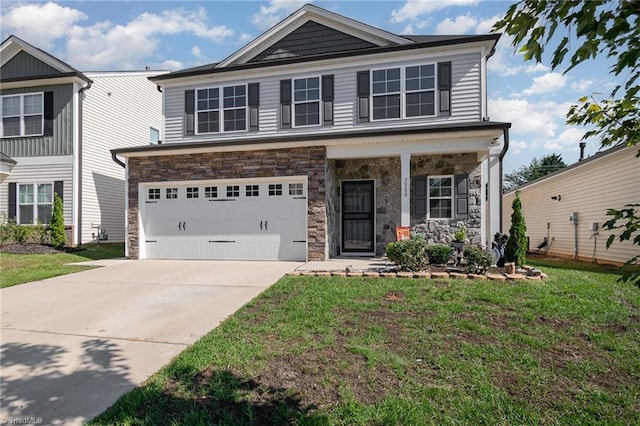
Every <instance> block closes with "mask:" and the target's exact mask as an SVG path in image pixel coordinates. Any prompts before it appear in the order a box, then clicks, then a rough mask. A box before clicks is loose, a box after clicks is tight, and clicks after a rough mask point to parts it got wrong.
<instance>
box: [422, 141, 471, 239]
mask: <svg viewBox="0 0 640 426" xmlns="http://www.w3.org/2000/svg"><path fill="white" fill-rule="evenodd" d="M458 174H468V175H469V217H468V219H464V220H460V219H450V220H446V219H434V220H425V219H424V218H423V219H418V218H414V217H413V215H412V217H411V230H412V231H413V232H416V233H420V234H424V235H425V237H426V239H427V243H428V244H449V243H450V242H451V241H453V234H455V232H456V231H457V229H458V228H459V227H460V226H462V225H464V226H466V228H467V239H468V240H469V241H468V242H469V243H471V244H480V243H481V241H482V234H481V230H482V217H481V203H482V196H481V189H482V165H481V163H479V162H478V160H477V158H476V154H475V153H467V154H443V155H433V156H420V157H412V158H411V176H412V177H413V176H421V175H422V176H425V175H458ZM411 189H412V191H413V187H412V188H411ZM412 194H413V192H412ZM411 211H412V212H413V206H412V208H411Z"/></svg>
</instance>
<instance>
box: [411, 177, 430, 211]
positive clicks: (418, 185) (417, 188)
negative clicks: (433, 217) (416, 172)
mask: <svg viewBox="0 0 640 426" xmlns="http://www.w3.org/2000/svg"><path fill="white" fill-rule="evenodd" d="M427 192H428V190H427V177H426V176H416V177H414V178H413V217H414V218H415V219H425V218H426V217H427Z"/></svg>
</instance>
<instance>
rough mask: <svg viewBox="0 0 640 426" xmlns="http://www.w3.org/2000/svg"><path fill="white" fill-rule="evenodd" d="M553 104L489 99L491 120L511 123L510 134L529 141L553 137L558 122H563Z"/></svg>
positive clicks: (562, 116)
mask: <svg viewBox="0 0 640 426" xmlns="http://www.w3.org/2000/svg"><path fill="white" fill-rule="evenodd" d="M559 109H561V108H559V107H558V105H557V104H556V103H554V102H530V101H529V100H527V99H504V98H497V99H490V100H489V115H490V116H491V120H494V121H505V122H509V123H512V126H511V128H512V132H514V133H516V134H519V135H528V136H529V139H534V140H540V141H543V140H546V139H548V138H552V137H554V136H555V132H556V130H557V129H558V120H559V119H561V120H562V121H564V115H563V113H561V114H560V115H559V114H558V110H559Z"/></svg>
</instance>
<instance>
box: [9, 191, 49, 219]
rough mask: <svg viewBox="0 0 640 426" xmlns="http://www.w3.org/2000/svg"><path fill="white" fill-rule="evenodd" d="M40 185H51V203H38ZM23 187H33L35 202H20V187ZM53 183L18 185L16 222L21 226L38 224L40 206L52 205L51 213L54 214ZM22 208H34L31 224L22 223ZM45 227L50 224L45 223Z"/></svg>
mask: <svg viewBox="0 0 640 426" xmlns="http://www.w3.org/2000/svg"><path fill="white" fill-rule="evenodd" d="M38 185H51V203H50V204H49V203H46V204H45V203H38ZM21 186H31V189H32V190H33V202H32V203H29V204H25V203H21V202H20V187H21ZM53 187H54V183H53V182H34V183H18V184H17V185H16V222H17V223H18V224H20V225H36V224H37V223H38V205H50V206H51V212H52V213H53ZM21 206H32V207H33V221H32V222H31V223H22V222H21V221H20V208H21ZM43 223H44V224H45V225H46V224H48V222H43Z"/></svg>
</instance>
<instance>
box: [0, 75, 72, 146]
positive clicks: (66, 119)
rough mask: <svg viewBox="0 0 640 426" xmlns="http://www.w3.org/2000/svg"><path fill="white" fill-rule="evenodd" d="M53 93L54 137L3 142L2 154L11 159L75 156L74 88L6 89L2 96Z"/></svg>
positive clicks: (52, 132) (4, 139) (52, 133)
mask: <svg viewBox="0 0 640 426" xmlns="http://www.w3.org/2000/svg"><path fill="white" fill-rule="evenodd" d="M31 92H45V93H46V92H51V93H52V94H53V110H52V111H51V116H52V117H53V125H52V128H51V135H50V136H26V137H18V138H2V139H0V152H4V153H5V154H7V155H8V156H10V157H42V156H48V155H71V154H73V144H72V142H73V103H72V98H73V85H72V84H59V85H55V86H36V87H25V88H20V89H6V90H2V91H1V94H2V95H13V94H16V93H31Z"/></svg>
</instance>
